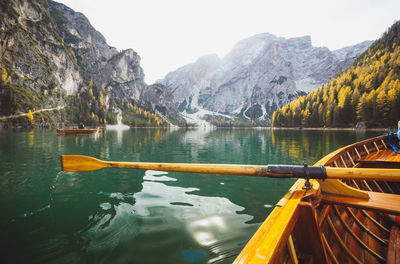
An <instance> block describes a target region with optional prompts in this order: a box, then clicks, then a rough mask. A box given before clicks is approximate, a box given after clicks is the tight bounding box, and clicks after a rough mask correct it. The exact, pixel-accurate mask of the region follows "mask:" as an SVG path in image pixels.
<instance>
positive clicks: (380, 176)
mask: <svg viewBox="0 0 400 264" xmlns="http://www.w3.org/2000/svg"><path fill="white" fill-rule="evenodd" d="M325 169H326V173H327V175H328V177H327V178H328V179H343V180H346V179H353V180H377V181H394V182H400V169H376V168H337V167H334V168H333V167H325Z"/></svg>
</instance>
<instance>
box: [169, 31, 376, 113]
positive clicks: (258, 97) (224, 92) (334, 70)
mask: <svg viewBox="0 0 400 264" xmlns="http://www.w3.org/2000/svg"><path fill="white" fill-rule="evenodd" d="M370 43H371V42H365V43H360V44H358V45H355V46H351V47H346V48H344V49H341V50H338V51H335V52H332V51H330V50H329V49H328V48H325V47H313V46H312V41H311V37H310V36H302V37H296V38H289V39H285V38H282V37H276V36H275V35H272V34H269V33H262V34H257V35H255V36H252V37H249V38H246V39H243V40H241V41H239V42H238V43H237V44H236V45H235V46H234V48H233V49H232V50H231V52H229V53H228V54H227V55H226V56H225V57H224V58H222V60H220V62H219V63H218V64H217V63H210V64H209V65H208V64H207V63H204V64H202V68H201V70H199V67H198V64H197V62H196V63H194V64H189V65H186V66H183V67H181V68H179V69H178V70H176V71H174V72H171V73H169V74H167V76H166V77H165V79H164V80H162V81H161V83H163V84H164V85H165V86H166V87H167V89H168V90H169V91H171V92H172V94H173V95H174V97H175V100H177V102H178V103H179V104H180V109H181V111H189V112H193V111H196V109H201V108H203V109H205V110H207V111H213V112H215V113H217V114H227V115H230V116H240V117H243V118H248V119H269V118H270V117H271V114H272V112H273V111H274V110H275V109H276V108H278V107H282V106H283V105H285V104H287V103H288V102H290V101H291V100H293V99H295V98H297V97H298V96H299V95H302V94H305V93H304V92H309V91H311V90H313V89H316V88H318V87H321V86H322V85H323V84H325V83H327V82H328V81H329V80H330V79H331V78H333V77H335V76H336V74H338V73H339V72H341V71H342V70H344V69H345V68H347V67H348V66H350V64H351V63H352V61H353V60H354V59H355V57H356V56H357V55H359V54H361V53H362V52H363V51H364V50H365V49H366V48H368V46H369V44H370ZM215 62H217V61H216V60H215ZM204 67H208V68H207V69H206V68H204ZM193 100H194V101H193ZM194 106H195V107H194Z"/></svg>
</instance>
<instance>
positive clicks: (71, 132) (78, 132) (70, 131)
mask: <svg viewBox="0 0 400 264" xmlns="http://www.w3.org/2000/svg"><path fill="white" fill-rule="evenodd" d="M99 131H100V129H99V128H93V129H89V128H88V129H86V128H85V129H72V128H71V129H61V128H57V133H58V134H59V135H84V134H93V133H97V132H99Z"/></svg>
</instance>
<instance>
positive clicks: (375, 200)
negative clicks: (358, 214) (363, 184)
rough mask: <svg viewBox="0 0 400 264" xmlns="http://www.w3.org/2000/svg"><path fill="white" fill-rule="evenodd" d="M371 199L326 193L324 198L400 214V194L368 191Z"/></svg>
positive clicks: (337, 202) (334, 201)
mask: <svg viewBox="0 0 400 264" xmlns="http://www.w3.org/2000/svg"><path fill="white" fill-rule="evenodd" d="M367 193H368V195H369V199H365V198H358V197H349V196H343V195H339V194H331V193H326V194H325V193H324V194H323V195H322V200H323V201H324V202H327V203H333V204H340V205H345V206H349V207H356V208H362V209H369V210H375V211H379V212H384V213H388V214H397V215H399V214H400V196H399V195H395V194H388V193H377V192H367Z"/></svg>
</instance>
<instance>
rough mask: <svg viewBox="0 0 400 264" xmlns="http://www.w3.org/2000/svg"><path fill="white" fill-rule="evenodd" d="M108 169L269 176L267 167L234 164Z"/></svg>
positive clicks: (131, 164)
mask: <svg viewBox="0 0 400 264" xmlns="http://www.w3.org/2000/svg"><path fill="white" fill-rule="evenodd" d="M104 163H105V165H106V167H110V168H126V169H142V170H157V171H176V172H191V173H203V174H225V175H243V176H267V169H268V167H267V166H252V165H233V164H196V163H189V164H187V163H155V162H114V161H109V162H107V161H105V162H104Z"/></svg>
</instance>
